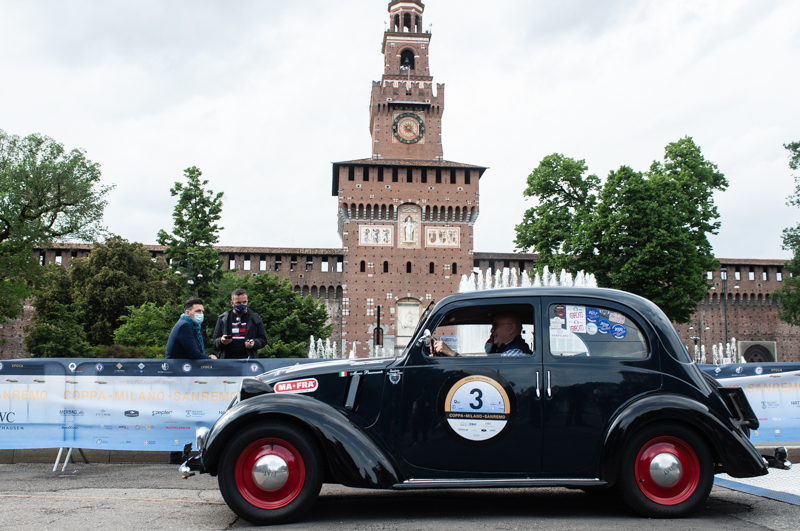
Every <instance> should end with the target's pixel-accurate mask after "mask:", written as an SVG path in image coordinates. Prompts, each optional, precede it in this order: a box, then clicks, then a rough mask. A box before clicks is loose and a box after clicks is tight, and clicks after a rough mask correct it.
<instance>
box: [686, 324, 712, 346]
mask: <svg viewBox="0 0 800 531" xmlns="http://www.w3.org/2000/svg"><path fill="white" fill-rule="evenodd" d="M689 330H694V327H693V326H690V327H689ZM703 330H711V329H710V328H709V327H708V321H706V320H705V319H698V320H697V336H692V337H690V338H689V339H691V340H693V341H694V344H695V345H697V342H698V341H699V342H700V345H702V344H703Z"/></svg>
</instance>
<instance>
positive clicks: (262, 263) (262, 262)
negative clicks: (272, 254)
mask: <svg viewBox="0 0 800 531" xmlns="http://www.w3.org/2000/svg"><path fill="white" fill-rule="evenodd" d="M258 270H259V271H266V270H267V255H265V254H262V255H261V256H259V257H258Z"/></svg>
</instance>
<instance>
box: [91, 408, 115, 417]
mask: <svg viewBox="0 0 800 531" xmlns="http://www.w3.org/2000/svg"><path fill="white" fill-rule="evenodd" d="M94 416H95V417H110V416H111V413H109V412H108V411H106V410H105V409H101V410H100V411H98V412H97V413H95V414H94Z"/></svg>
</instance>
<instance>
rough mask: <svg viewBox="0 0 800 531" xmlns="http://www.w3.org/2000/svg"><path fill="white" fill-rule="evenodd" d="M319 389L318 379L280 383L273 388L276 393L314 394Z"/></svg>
mask: <svg viewBox="0 0 800 531" xmlns="http://www.w3.org/2000/svg"><path fill="white" fill-rule="evenodd" d="M318 387H319V383H318V382H317V379H316V378H304V379H302V380H291V381H288V382H278V383H276V384H275V385H274V386H273V389H274V390H275V392H276V393H313V392H314V391H316V390H317V388H318Z"/></svg>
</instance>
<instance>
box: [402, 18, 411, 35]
mask: <svg viewBox="0 0 800 531" xmlns="http://www.w3.org/2000/svg"><path fill="white" fill-rule="evenodd" d="M410 31H411V13H406V14H404V15H403V32H404V33H409V32H410Z"/></svg>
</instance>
